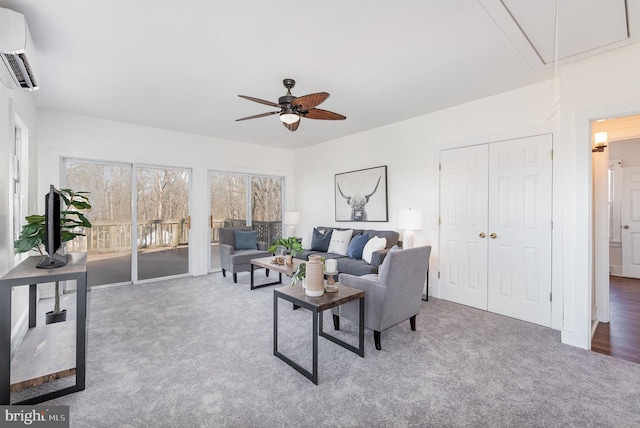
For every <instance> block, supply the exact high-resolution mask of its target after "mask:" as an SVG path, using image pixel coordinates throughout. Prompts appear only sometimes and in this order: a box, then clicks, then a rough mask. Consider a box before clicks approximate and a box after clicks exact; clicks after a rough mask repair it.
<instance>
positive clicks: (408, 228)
mask: <svg viewBox="0 0 640 428" xmlns="http://www.w3.org/2000/svg"><path fill="white" fill-rule="evenodd" d="M422 217H423V214H422V211H420V210H414V209H411V208H405V209H402V210H400V212H399V213H398V229H404V236H403V237H402V248H413V238H414V232H413V231H414V230H420V229H422Z"/></svg>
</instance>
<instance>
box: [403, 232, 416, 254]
mask: <svg viewBox="0 0 640 428" xmlns="http://www.w3.org/2000/svg"><path fill="white" fill-rule="evenodd" d="M414 236H415V233H414V232H413V230H409V229H408V230H405V231H404V235H403V236H402V248H405V249H406V248H413V238H414Z"/></svg>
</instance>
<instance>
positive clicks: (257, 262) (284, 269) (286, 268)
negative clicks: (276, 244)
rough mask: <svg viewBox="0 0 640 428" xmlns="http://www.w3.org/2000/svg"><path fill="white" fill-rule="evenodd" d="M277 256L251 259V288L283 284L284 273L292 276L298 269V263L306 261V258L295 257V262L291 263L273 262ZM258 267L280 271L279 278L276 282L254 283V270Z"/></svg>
mask: <svg viewBox="0 0 640 428" xmlns="http://www.w3.org/2000/svg"><path fill="white" fill-rule="evenodd" d="M274 259H275V257H261V258H259V259H251V289H252V290H255V289H256V288H262V287H267V286H269V285H276V284H282V274H285V275H288V276H291V275H293V273H294V272H295V271H296V269H297V267H298V265H299V264H300V263H304V260H300V259H293V264H290V265H286V264H285V265H277V264H275V263H272V262H273V260H274ZM256 267H258V268H265V269H269V270H272V271H275V272H278V280H277V281H274V282H269V283H267V284H260V285H254V284H253V270H254V269H255V268H256Z"/></svg>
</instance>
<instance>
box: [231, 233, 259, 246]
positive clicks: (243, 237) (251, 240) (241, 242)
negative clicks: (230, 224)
mask: <svg viewBox="0 0 640 428" xmlns="http://www.w3.org/2000/svg"><path fill="white" fill-rule="evenodd" d="M233 234H234V235H235V238H236V246H235V249H236V250H257V249H258V231H257V230H252V231H251V232H245V231H243V230H234V231H233Z"/></svg>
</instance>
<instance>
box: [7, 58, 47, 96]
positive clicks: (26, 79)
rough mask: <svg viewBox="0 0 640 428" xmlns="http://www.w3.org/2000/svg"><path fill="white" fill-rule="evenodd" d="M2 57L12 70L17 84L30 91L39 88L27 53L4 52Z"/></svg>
mask: <svg viewBox="0 0 640 428" xmlns="http://www.w3.org/2000/svg"><path fill="white" fill-rule="evenodd" d="M2 57H3V59H4V62H5V63H6V64H7V67H8V68H9V69H10V70H11V71H12V76H13V79H14V80H15V83H16V85H18V86H19V87H20V88H22V89H27V90H30V91H34V90H36V89H38V82H37V81H36V77H35V73H34V72H33V69H32V68H31V64H29V60H28V59H27V57H26V55H25V54H7V53H3V54H2Z"/></svg>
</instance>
